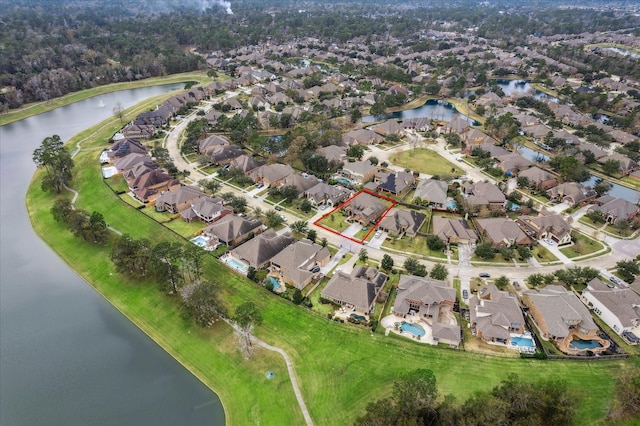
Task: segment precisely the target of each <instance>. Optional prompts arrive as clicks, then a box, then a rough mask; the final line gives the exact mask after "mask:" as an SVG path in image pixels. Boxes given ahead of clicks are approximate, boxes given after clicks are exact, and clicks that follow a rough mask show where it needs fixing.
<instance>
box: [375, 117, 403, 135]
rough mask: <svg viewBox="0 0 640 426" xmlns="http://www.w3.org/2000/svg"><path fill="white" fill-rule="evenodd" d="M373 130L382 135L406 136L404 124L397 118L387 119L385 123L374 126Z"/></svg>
mask: <svg viewBox="0 0 640 426" xmlns="http://www.w3.org/2000/svg"><path fill="white" fill-rule="evenodd" d="M373 131H374V132H376V133H377V134H379V135H380V136H382V137H387V136H397V137H399V138H401V137H402V136H404V130H403V129H402V126H401V125H400V124H398V122H397V121H395V120H387V121H385V122H384V123H381V124H378V125H377V126H375V127H374V128H373Z"/></svg>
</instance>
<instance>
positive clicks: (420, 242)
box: [382, 235, 447, 259]
mask: <svg viewBox="0 0 640 426" xmlns="http://www.w3.org/2000/svg"><path fill="white" fill-rule="evenodd" d="M382 247H387V248H390V249H392V250H398V251H404V252H407V253H413V254H416V255H418V256H430V257H437V258H440V259H446V258H447V255H446V254H444V252H442V251H434V250H429V247H427V238H426V237H421V236H419V235H417V236H415V237H409V236H404V237H402V238H398V239H396V238H392V237H387V239H386V240H385V241H384V242H383V243H382Z"/></svg>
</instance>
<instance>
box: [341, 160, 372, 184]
mask: <svg viewBox="0 0 640 426" xmlns="http://www.w3.org/2000/svg"><path fill="white" fill-rule="evenodd" d="M378 170H379V168H378V166H376V165H373V164H371V162H369V160H362V161H354V162H353V163H346V164H345V165H344V167H343V168H342V170H341V173H342V175H344V176H345V177H347V178H349V179H351V180H352V181H353V182H354V183H356V184H358V185H362V184H363V183H367V182H369V181H370V180H372V179H373V178H374V177H375V175H376V173H377V172H378Z"/></svg>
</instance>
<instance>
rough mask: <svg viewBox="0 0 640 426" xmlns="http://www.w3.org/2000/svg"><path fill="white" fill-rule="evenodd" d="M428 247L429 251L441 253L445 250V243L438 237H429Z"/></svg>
mask: <svg viewBox="0 0 640 426" xmlns="http://www.w3.org/2000/svg"><path fill="white" fill-rule="evenodd" d="M427 247H429V250H433V251H440V250H442V249H444V247H445V245H444V241H442V240H441V239H440V237H438V236H437V235H429V236H428V237H427Z"/></svg>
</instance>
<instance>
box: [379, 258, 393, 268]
mask: <svg viewBox="0 0 640 426" xmlns="http://www.w3.org/2000/svg"><path fill="white" fill-rule="evenodd" d="M380 267H381V268H382V269H383V270H385V271H391V270H392V269H393V258H392V257H391V256H389V255H388V254H385V255H384V256H382V261H381V262H380Z"/></svg>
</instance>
